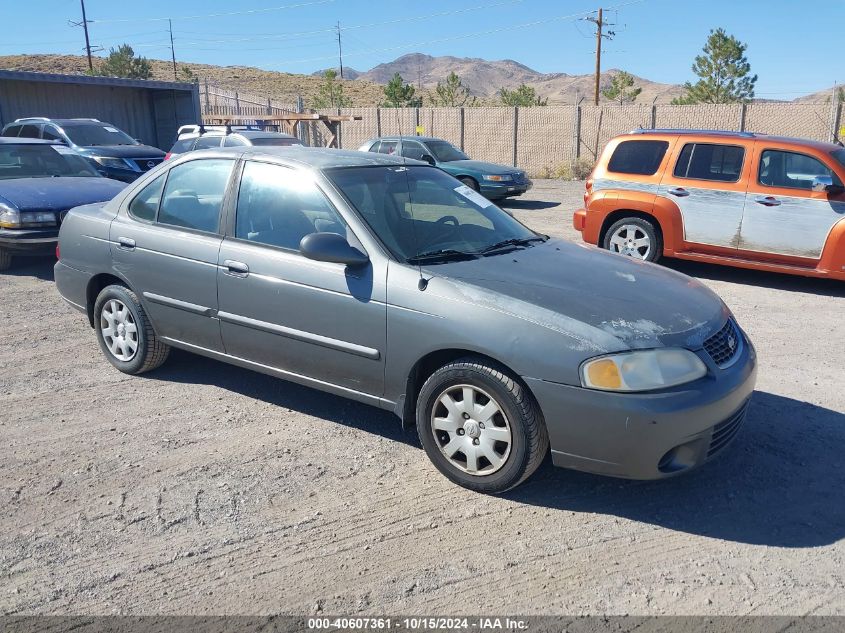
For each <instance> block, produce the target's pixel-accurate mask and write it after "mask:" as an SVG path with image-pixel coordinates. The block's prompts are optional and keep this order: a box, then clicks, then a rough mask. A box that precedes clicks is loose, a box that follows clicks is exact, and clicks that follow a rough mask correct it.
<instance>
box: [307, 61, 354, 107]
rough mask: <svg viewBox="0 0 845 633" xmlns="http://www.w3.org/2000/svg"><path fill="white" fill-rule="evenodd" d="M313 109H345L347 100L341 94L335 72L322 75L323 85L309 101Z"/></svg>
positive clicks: (340, 84) (339, 83) (341, 89)
mask: <svg viewBox="0 0 845 633" xmlns="http://www.w3.org/2000/svg"><path fill="white" fill-rule="evenodd" d="M311 105H312V107H314V108H345V107H346V106H348V105H349V99H347V98H346V97H345V96H344V94H343V84H342V83H341V82H339V81H338V80H337V71H336V70H331V69H330V70H327V71H326V72H324V73H323V83H321V84H320V85H319V87H318V88H317V96H316V97H314V98H313V99H312V100H311Z"/></svg>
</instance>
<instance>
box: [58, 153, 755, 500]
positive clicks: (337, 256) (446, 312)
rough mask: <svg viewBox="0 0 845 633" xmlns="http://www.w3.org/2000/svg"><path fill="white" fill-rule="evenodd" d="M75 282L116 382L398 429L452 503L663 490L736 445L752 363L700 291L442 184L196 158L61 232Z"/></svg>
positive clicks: (65, 272) (73, 290)
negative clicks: (527, 486) (289, 402)
mask: <svg viewBox="0 0 845 633" xmlns="http://www.w3.org/2000/svg"><path fill="white" fill-rule="evenodd" d="M60 251H61V259H60V260H59V261H58V263H57V264H56V269H55V273H56V274H55V278H56V284H57V287H58V289H59V292H60V293H61V295H62V296H63V297H64V298H65V300H66V301H67V302H68V303H70V304H71V305H72V306H74V307H76V308H77V309H79V310H80V311H82V312H84V313H85V314H87V317H88V320H89V322H90V324H91V326H92V327H93V329H94V331H95V333H96V336H97V340H98V342H99V345H100V347H101V349H102V351H103V354H104V355H105V357H106V358H107V359H108V361H109V362H110V363H111V364H112V365H114V366H115V367H117V368H118V369H119V370H121V371H123V372H126V373H130V374H138V373H141V372H145V371H149V370H152V369H155V368H156V367H158V366H159V365H161V364H162V363H163V362H164V361H165V359H166V358H167V355H168V351H169V349H170V348H171V347H178V348H181V349H185V350H188V351H191V352H195V353H197V354H201V355H203V356H207V357H210V358H213V359H217V360H221V361H224V362H228V363H232V364H235V365H239V366H241V367H246V368H249V369H254V370H256V371H260V372H264V373H267V374H271V375H274V376H278V377H280V378H284V379H286V380H291V381H294V382H297V383H300V384H303V385H308V386H310V387H314V388H316V389H320V390H324V391H328V392H331V393H334V394H339V395H342V396H346V397H349V398H353V399H355V400H359V401H361V402H365V403H368V404H371V405H373V406H376V407H380V408H382V409H386V410H389V411H393V412H394V413H395V414H396V416H397V417H398V418H399V420H401V423H402V424H403V425H406V426H412V425H416V428H417V431H418V433H419V437H420V440H421V442H422V445H423V447H424V448H425V451H426V453H427V454H428V456H429V457H430V459H431V461H432V462H433V463H434V465H435V466H436V467H437V468H438V469H439V470H440V471H441V472H442V473H443V474H444V475H446V476H447V477H448V478H450V479H451V480H452V481H454V482H456V483H458V484H460V485H462V486H465V487H467V488H471V489H473V490H478V491H482V492H491V493H495V492H502V491H504V490H507V489H509V488H512V487H514V486H516V485H517V484H519V483H520V482H521V481H523V480H524V479H526V478H527V477H528V476H529V475H531V473H532V472H533V471H534V470H535V469H536V468H537V467H538V465H539V464H540V463H541V462H542V460H543V459H544V457H545V456H546V455H547V453H548V451H549V446H550V445H551V455H552V460H553V461H554V463H555V464H556V465H558V466H565V467H569V468H575V469H579V470H585V471H590V472H595V473H602V474H606V475H614V476H620V477H630V478H641V479H655V478H661V477H668V476H671V475H675V474H678V473H681V472H684V471H687V470H689V469H690V468H692V467H695V466H698V465H700V464H702V463H704V462H705V461H707V460H708V459H709V458H710V457H712V456H713V455H715V454H716V453H718V452H719V451H721V450H722V449H723V448H724V447H725V446H726V445H727V444H728V443H730V441H731V440H732V439H733V437H734V436H735V435H736V433H737V431H738V430H739V428H740V426H741V424H742V421H743V418H744V416H745V411H746V408H747V405H748V401H749V398H750V396H751V393H752V391H753V388H754V381H755V377H756V359H755V352H754V348H753V347H752V345H751V343H750V341H749V340H748V338H747V337H746V335H745V334H744V333H743V331H742V330H741V329H740V327H739V325H738V324H737V323H736V321H735V320H734V318H733V316H732V315H731V313H730V311H729V310H728V308H727V307H726V306H725V304H724V303H723V302H722V301H721V300H720V299H719V298H718V297H717V296H716V295H715V294H713V293H712V292H711V291H710V290H708V289H707V288H705V287H704V286H703V285H702V284H700V283H699V282H697V281H696V280H694V279H691V278H689V277H686V276H684V275H681V274H679V273H676V272H673V271H671V270H667V269H664V268H661V267H658V266H655V265H652V264H648V263H645V262H638V261H633V260H630V259H628V258H622V257H619V256H618V255H614V254H611V253H607V252H604V251H601V250H599V249H596V248H594V247H588V246H583V245H579V244H573V243H570V242H566V241H561V240H556V239H550V238H549V237H548V236H545V235H541V234H538V233H535V232H534V231H532V230H530V229H528V228H526V227H525V226H523V225H522V224H520V223H519V222H518V221H517V220H515V219H514V218H513V217H511V216H510V215H509V214H507V213H505V212H504V211H502V210H501V209H499V208H498V207H497V206H495V205H494V204H493V203H492V202H490V201H489V200H487V199H485V198H483V197H482V196H480V195H479V194H478V193H476V192H475V191H473V190H472V189H469V188H468V187H466V186H465V185H463V184H462V183H461V182H459V181H457V180H455V179H454V178H452V177H451V176H449V175H448V174H445V173H444V172H442V171H440V170H439V169H436V168H434V167H431V166H429V165H427V164H424V163H421V162H417V161H412V160H403V159H402V158H398V157H389V156H381V155H377V154H363V153H359V152H342V151H335V150H318V149H309V148H259V147H254V148H246V149H244V148H238V149H231V150H226V149H220V150H213V151H203V152H193V153H190V154H188V155H186V156H183V157H181V158H179V159H176V160H174V161H169V162H168V163H165V164H164V165H162V166H160V167H158V168H156V169H154V170H152V171H151V172H150V173H149V174H146V175H145V176H143V177H142V178H140V179H139V180H138V181H137V182H135V183H134V184H133V185H131V186H130V187H129V188H127V189H126V190H125V191H124V192H122V193H121V194H120V195H118V197H117V198H115V199H114V200H113V201H111V202H109V203H106V204H98V205H88V206H85V207H79V208H77V209H74V210H72V211H71V212H70V214H69V215H68V217H67V218H66V220H65V221H64V223H63V224H62V227H61V233H60Z"/></svg>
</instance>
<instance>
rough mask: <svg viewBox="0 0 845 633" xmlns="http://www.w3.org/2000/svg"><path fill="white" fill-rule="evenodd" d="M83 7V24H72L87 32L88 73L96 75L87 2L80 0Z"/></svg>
mask: <svg viewBox="0 0 845 633" xmlns="http://www.w3.org/2000/svg"><path fill="white" fill-rule="evenodd" d="M79 4H81V5H82V22H81V23H78V22H71V24H73V25H74V26H81V27H82V30H84V31H85V51H86V52H87V53H88V71H89V72H90V73H91V74H92V75H93V74H94V62H93V61H92V60H91V40H89V39H88V18H87V17H86V16H85V0H79Z"/></svg>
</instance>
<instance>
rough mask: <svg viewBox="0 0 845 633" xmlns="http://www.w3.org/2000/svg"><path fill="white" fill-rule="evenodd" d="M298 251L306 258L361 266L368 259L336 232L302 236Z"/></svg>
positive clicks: (368, 259)
mask: <svg viewBox="0 0 845 633" xmlns="http://www.w3.org/2000/svg"><path fill="white" fill-rule="evenodd" d="M299 252H300V253H302V254H303V255H305V257H307V258H308V259H313V260H315V261H318V262H332V263H334V264H346V265H347V266H363V265H364V264H366V263H367V262H369V261H370V258H369V257H367V255H366V254H365V253H362V252H361V251H359V250H358V249H357V248H355V247H354V246H352V245H351V244H350V243H349V242H347V241H346V238H345V237H343V236H342V235H338V234H337V233H311V234H310V235H306V236H305V237H303V238H302V241H301V242H300V243H299Z"/></svg>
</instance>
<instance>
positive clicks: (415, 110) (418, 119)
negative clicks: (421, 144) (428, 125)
mask: <svg viewBox="0 0 845 633" xmlns="http://www.w3.org/2000/svg"><path fill="white" fill-rule="evenodd" d="M414 119H415V120H416V123H414V136H417V130H416V128H418V127H419V126H420V109H419V108H414Z"/></svg>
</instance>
